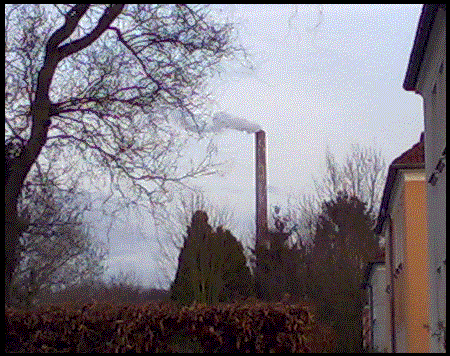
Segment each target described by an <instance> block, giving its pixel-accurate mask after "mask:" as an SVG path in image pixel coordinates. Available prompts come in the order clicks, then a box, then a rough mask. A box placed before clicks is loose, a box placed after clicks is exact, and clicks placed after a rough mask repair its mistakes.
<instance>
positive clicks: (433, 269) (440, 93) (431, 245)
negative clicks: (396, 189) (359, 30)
mask: <svg viewBox="0 0 450 356" xmlns="http://www.w3.org/2000/svg"><path fill="white" fill-rule="evenodd" d="M403 88H404V89H405V90H408V91H414V92H415V93H417V94H419V95H421V96H422V98H423V103H424V120H425V122H424V124H425V175H426V182H427V184H426V192H427V203H428V204H427V206H428V208H427V209H428V217H427V219H428V231H429V239H428V254H429V262H430V263H429V280H430V291H431V293H430V297H431V299H430V306H429V308H430V310H429V317H430V320H429V322H428V327H429V332H430V335H431V336H432V338H431V343H430V351H431V352H445V350H446V344H445V341H446V340H445V337H446V333H445V331H446V187H447V184H446V5H445V4H425V5H424V6H423V9H422V14H421V17H420V20H419V24H418V27H417V33H416V37H415V40H414V45H413V49H412V51H411V57H410V61H409V63H408V69H407V73H406V76H405V80H404V83H403Z"/></svg>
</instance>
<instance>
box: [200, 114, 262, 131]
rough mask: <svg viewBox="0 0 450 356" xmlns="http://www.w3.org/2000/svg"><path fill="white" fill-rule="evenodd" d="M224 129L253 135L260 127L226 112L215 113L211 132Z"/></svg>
mask: <svg viewBox="0 0 450 356" xmlns="http://www.w3.org/2000/svg"><path fill="white" fill-rule="evenodd" d="M206 129H208V128H206ZM224 129H232V130H238V131H245V132H247V133H255V132H257V131H259V130H261V126H259V125H258V124H256V123H254V122H250V121H248V120H245V119H241V118H239V117H236V116H232V115H230V114H227V113H226V112H223V111H220V112H217V113H215V114H214V116H213V125H212V127H211V131H213V132H222V131H223V130H224Z"/></svg>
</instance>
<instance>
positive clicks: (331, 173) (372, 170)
mask: <svg viewBox="0 0 450 356" xmlns="http://www.w3.org/2000/svg"><path fill="white" fill-rule="evenodd" d="M325 160H326V174H325V176H324V177H323V178H322V181H321V182H319V181H317V180H316V179H315V180H314V183H315V185H316V191H317V196H318V198H319V201H323V200H328V199H330V198H331V199H333V198H336V196H337V193H338V192H339V191H345V192H348V193H349V194H350V195H352V196H355V197H357V198H358V199H360V200H361V201H363V202H364V203H366V204H367V211H368V213H369V214H371V215H374V214H376V213H377V210H378V208H379V206H380V203H381V196H382V194H383V187H384V181H385V179H386V177H385V176H386V162H385V160H384V159H383V157H382V155H381V152H379V151H378V152H377V151H376V150H375V149H373V148H371V147H361V146H359V145H353V146H352V149H351V152H350V154H348V155H347V156H346V158H345V163H343V164H341V165H340V164H338V163H337V162H336V160H335V157H334V155H333V154H332V153H331V152H330V151H329V150H328V149H327V151H326V157H325Z"/></svg>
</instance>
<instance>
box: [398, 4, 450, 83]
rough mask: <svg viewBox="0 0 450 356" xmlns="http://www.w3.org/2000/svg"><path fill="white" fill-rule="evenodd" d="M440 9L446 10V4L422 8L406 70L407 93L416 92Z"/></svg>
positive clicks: (427, 5) (428, 5)
mask: <svg viewBox="0 0 450 356" xmlns="http://www.w3.org/2000/svg"><path fill="white" fill-rule="evenodd" d="M440 8H443V9H445V8H446V5H445V4H425V5H424V6H423V8H422V13H421V15H420V19H419V24H418V25H417V31H416V37H415V39H414V44H413V48H412V50H411V55H410V58H409V63H408V69H407V70H406V75H405V80H404V82H403V89H405V90H407V91H411V90H414V91H415V90H416V84H417V78H418V76H419V72H420V67H421V66H422V61H423V57H424V56H425V52H426V49H427V44H428V39H429V37H430V33H431V30H432V28H433V24H434V19H435V17H436V14H437V12H438V10H439V9H440Z"/></svg>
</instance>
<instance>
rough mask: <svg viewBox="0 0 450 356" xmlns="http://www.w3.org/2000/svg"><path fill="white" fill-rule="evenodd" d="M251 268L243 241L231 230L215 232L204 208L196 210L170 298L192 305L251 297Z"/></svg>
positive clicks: (180, 256) (220, 229)
mask: <svg viewBox="0 0 450 356" xmlns="http://www.w3.org/2000/svg"><path fill="white" fill-rule="evenodd" d="M251 286H252V279H251V273H250V269H249V268H248V266H247V265H246V259H245V255H244V251H243V247H242V244H241V243H240V242H239V241H237V240H236V238H235V237H234V236H233V235H232V234H231V232H230V231H228V230H224V229H222V228H221V227H218V228H217V230H216V231H214V230H213V229H212V228H211V226H210V225H209V224H208V216H207V214H206V213H205V212H204V211H200V210H199V211H196V212H195V213H194V215H193V217H192V222H191V225H190V226H189V227H188V228H187V236H186V237H185V240H184V245H183V248H182V249H181V251H180V255H179V258H178V270H177V272H176V276H175V280H174V282H173V284H172V286H171V298H172V299H173V300H175V301H178V302H181V303H182V304H186V305H189V304H191V303H192V302H193V301H194V300H195V301H197V302H199V303H210V304H214V303H218V302H226V301H230V300H232V299H233V298H236V297H237V296H244V297H246V296H249V295H250V293H251V289H252V287H251Z"/></svg>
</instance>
